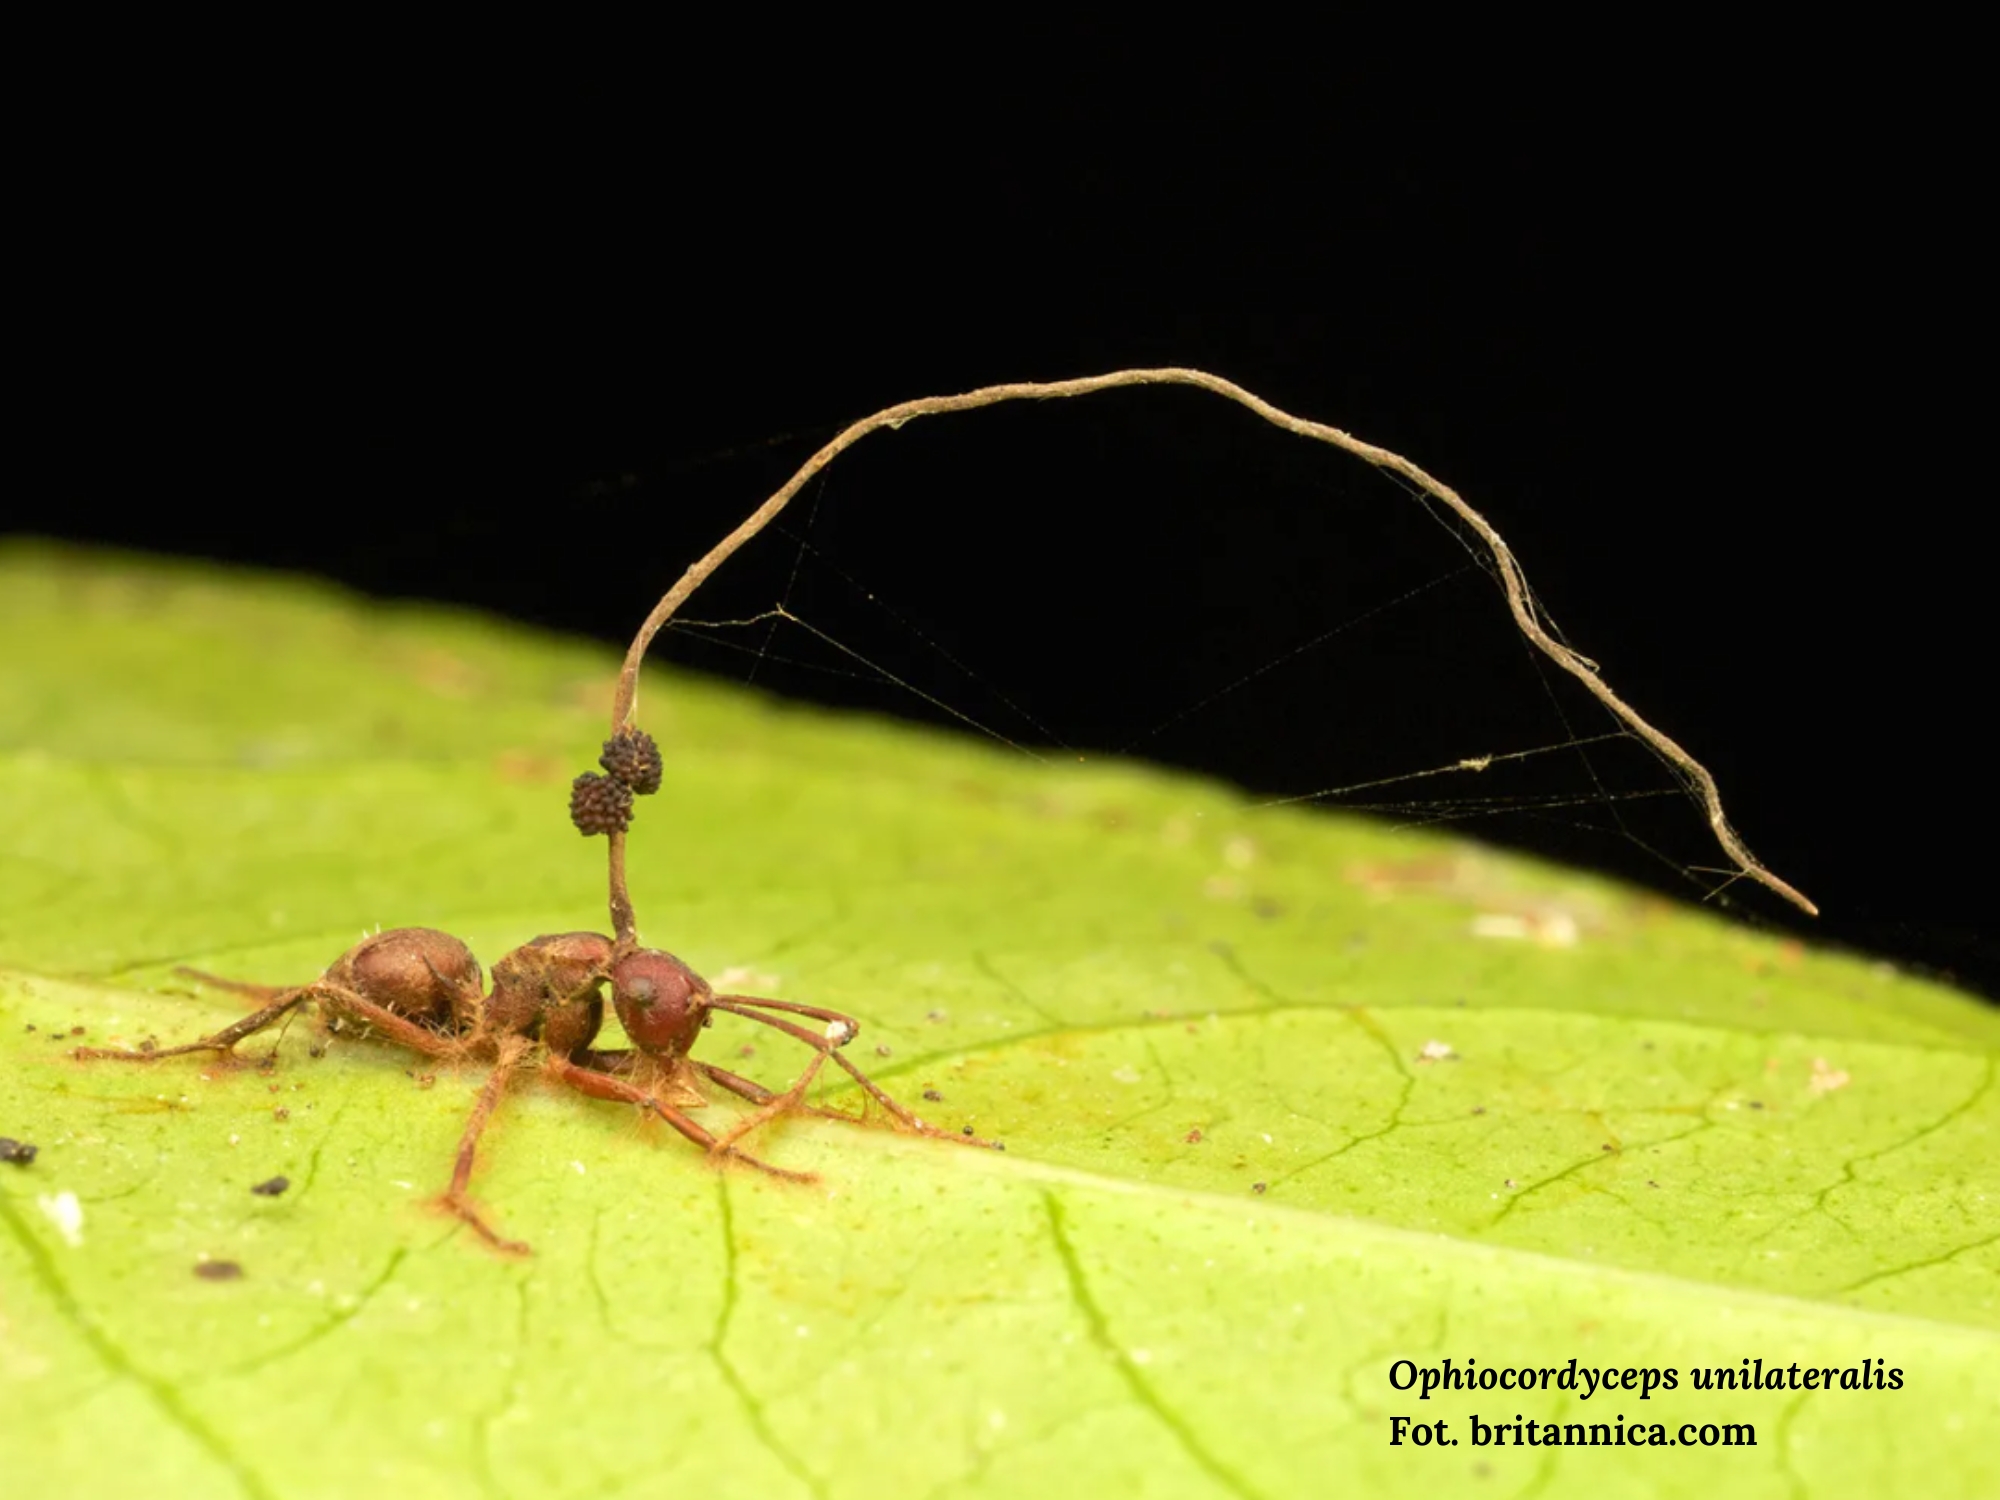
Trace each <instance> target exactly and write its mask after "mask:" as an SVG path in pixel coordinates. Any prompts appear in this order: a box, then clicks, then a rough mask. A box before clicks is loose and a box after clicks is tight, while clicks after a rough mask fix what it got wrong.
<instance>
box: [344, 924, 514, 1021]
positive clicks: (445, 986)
mask: <svg viewBox="0 0 2000 1500" xmlns="http://www.w3.org/2000/svg"><path fill="white" fill-rule="evenodd" d="M326 977H327V978H328V979H329V980H331V981H333V982H334V983H335V984H341V985H345V986H346V987H347V988H349V989H351V990H353V991H354V992H355V993H356V994H358V995H361V996H364V997H365V998H367V999H369V1000H372V1001H374V1002H375V1003H376V1004H377V1005H380V1006H382V1007H383V1008H384V1009H386V1010H392V1011H394V1012H395V1013H396V1014H397V1015H399V1016H408V1017H409V1018H410V1019H411V1020H413V1021H422V1022H425V1023H426V1024H429V1025H433V1026H439V1027H444V1026H450V1027H454V1028H463V1027H466V1026H470V1025H471V1024H472V1023H473V1022H474V1021H476V1020H477V1019H478V1016H479V1009H480V1004H481V997H480V990H481V988H482V986H481V983H480V977H481V976H480V973H479V960H478V959H476V958H474V957H473V956H472V950H471V949H470V948H468V947H466V946H465V944H464V943H462V942H460V941H459V940H458V939H457V938H455V937H453V936H452V935H451V934H450V933H448V932H439V931H437V930H436V929H434V928H430V927H395V928H391V929H390V930H389V931H387V932H378V933H376V934H375V936H373V937H371V938H368V939H366V940H365V941H363V942H361V943H357V944H356V945H355V946H354V947H352V948H350V949H348V950H347V952H345V953H343V954H342V955H341V956H340V958H339V960H338V961H337V962H336V963H335V964H334V966H333V967H332V968H330V969H328V970H327V971H326Z"/></svg>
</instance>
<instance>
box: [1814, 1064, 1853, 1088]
mask: <svg viewBox="0 0 2000 1500" xmlns="http://www.w3.org/2000/svg"><path fill="white" fill-rule="evenodd" d="M1850 1082H1852V1080H1851V1079H1850V1078H1849V1077H1848V1076H1847V1070H1846V1069H1845V1068H1836V1067H1835V1066H1834V1065H1833V1064H1832V1063H1830V1062H1828V1061H1827V1060H1826V1059H1825V1058H1823V1057H1815V1058H1814V1059H1813V1065H1812V1077H1811V1078H1809V1079H1807V1080H1806V1087H1807V1088H1809V1089H1811V1090H1812V1091H1813V1092H1814V1093H1815V1094H1830V1093H1832V1092H1833V1091H1834V1090H1835V1089H1844V1088H1846V1087H1847V1085H1848V1084H1849V1083H1850Z"/></svg>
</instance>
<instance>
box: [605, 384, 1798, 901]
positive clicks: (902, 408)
mask: <svg viewBox="0 0 2000 1500" xmlns="http://www.w3.org/2000/svg"><path fill="white" fill-rule="evenodd" d="M1134 385H1187V386H1194V387H1196V388H1197V389H1199V390H1204V391H1209V392H1212V393H1213V394H1215V395H1218V396H1221V397H1223V398H1224V399H1225V400H1229V401H1234V402H1235V403H1236V404H1237V405H1239V406H1243V407H1247V408H1248V409H1249V410H1251V411H1253V412H1255V413H1256V414H1257V415H1258V416H1260V417H1262V418H1263V419H1264V420H1265V421H1267V422H1269V423H1271V424H1272V425H1273V426H1276V427H1281V428H1283V429H1284V430H1285V431H1287V432H1290V433H1294V434H1296V435H1297V436H1299V437H1303V438H1311V439H1312V440H1313V441H1315V442H1321V443H1329V444H1331V445H1332V446H1334V447H1336V448H1339V449H1342V450H1344V451H1345V452H1348V453H1351V454H1353V455H1354V456H1355V457H1356V458H1360V459H1365V460H1366V461H1367V462H1369V463H1371V464H1374V465H1375V466H1376V467H1377V468H1381V469H1387V470H1389V471H1390V472H1391V473H1394V474H1399V475H1401V476H1402V477H1403V478H1404V479H1407V480H1408V481H1409V482H1410V483H1412V484H1414V485H1416V486H1417V487H1418V488H1419V489H1421V490H1422V491H1423V492H1424V493H1425V494H1427V495H1429V496H1431V497H1432V498H1433V499H1435V500H1437V501H1439V502H1441V503H1442V504H1444V505H1447V506H1449V507H1450V508H1451V510H1452V511H1453V512H1454V513H1455V514H1457V516H1458V517H1459V519H1461V520H1462V521H1464V522H1465V524H1466V525H1468V526H1470V527H1471V528H1472V529H1473V530H1474V531H1475V532H1477V533H1478V534H1479V537H1480V540H1482V541H1483V542H1485V543H1486V547H1487V550H1488V551H1489V552H1491V553H1492V555H1493V562H1494V566H1495V567H1496V568H1497V569H1498V571H1499V575H1500V584H1501V587H1502V588H1503V589H1504V590H1505V591H1506V595H1507V608H1508V609H1509V611H1511V612H1512V614H1513V616H1514V623H1515V625H1517V626H1518V627H1519V628H1520V631H1521V633H1522V634H1523V635H1525V636H1526V637H1527V638H1528V639H1529V640H1530V641H1532V642H1534V644H1535V646H1536V647H1537V648H1538V649H1539V650H1540V651H1541V652H1542V653H1543V654H1544V655H1545V656H1547V657H1548V658H1549V659H1550V660H1551V661H1553V662H1554V663H1555V664H1556V665H1557V666H1559V667H1561V668H1562V669H1563V670H1564V671H1565V672H1567V673H1569V674H1570V676H1572V677H1574V678H1576V680H1577V681H1578V682H1580V683H1582V684H1583V685H1584V687H1585V688H1587V689H1588V690H1589V691H1590V693H1591V695H1592V696H1593V697H1595V698H1596V699H1597V700H1598V701H1599V702H1600V703H1602V704H1603V705H1604V706H1605V707H1606V708H1608V709H1609V710H1610V711H1611V712H1612V713H1613V714H1615V715H1616V716H1617V717H1618V718H1619V719H1620V720H1621V721H1622V722H1623V723H1624V724H1625V725H1626V727H1628V728H1629V729H1630V730H1631V731H1632V732H1633V733H1634V734H1636V735H1638V736H1639V738H1641V739H1643V740H1644V741H1645V742H1646V743H1647V744H1649V745H1651V746H1652V747H1653V749H1654V750H1656V751H1658V752H1659V754H1660V755H1661V757H1662V758H1664V759H1665V760H1666V761H1667V762H1668V763H1669V764H1671V765H1672V766H1674V767H1675V768H1676V769H1677V770H1678V771H1680V772H1681V774H1682V775H1684V776H1686V777H1687V778H1688V780H1689V781H1690V782H1692V783H1693V784H1694V787H1695V789H1696V791H1697V792H1698V794H1699V795H1700V798H1701V804H1702V807H1703V808H1704V809H1705V810H1706V812H1707V814H1708V825H1709V828H1710V829H1711V830H1712V831H1713V832H1714V834H1715V838H1716V842H1717V843H1719V844H1720V845H1721V846H1722V849H1723V851H1724V852H1725V853H1726V854H1727V855H1728V856H1729V857H1730V859H1731V860H1733V861H1734V862H1735V864H1736V868H1737V869H1738V870H1739V871H1741V872H1742V874H1743V875H1745V876H1747V877H1748V878H1749V879H1751V880H1754V881H1756V882H1757V883H1758V884H1760V885H1763V886H1765V887H1767V888H1768V889H1770V890H1772V891H1775V892H1776V893H1777V894H1778V895H1780V896H1782V897H1784V898H1785V899H1786V900H1787V901H1789V902H1791V903H1792V904H1793V905H1794V906H1797V907H1798V908H1799V909H1800V910H1802V911H1804V912H1807V913H1809V914H1810V915H1813V916H1817V915H1818V914H1819V908H1818V907H1817V906H1815V905H1814V904H1813V903H1812V902H1811V901H1809V900H1807V899H1806V897H1805V895H1804V893H1802V892H1801V891H1799V890H1798V889H1797V888H1796V887H1794V886H1792V885H1791V884H1790V883H1788V882H1787V881H1785V880H1782V879H1780V878H1779V877H1778V876H1777V875H1775V874H1773V873H1772V872H1771V871H1770V870H1768V869H1766V868H1765V867H1764V866H1763V865H1762V864H1760V863H1759V862H1758V860H1757V858H1756V856H1755V855H1753V854H1751V852H1750V850H1749V849H1748V848H1747V847H1745V845H1744V843H1743V841H1742V839H1740V838H1739V837H1737V834H1736V830H1735V829H1734V828H1732V827H1730V826H1729V819H1728V818H1727V817H1726V816H1725V815H1724V814H1723V811H1722V793H1721V791H1720V790H1719V789H1718V788H1717V787H1716V784H1715V777H1714V776H1712V775H1710V774H1709V771H1708V768H1707V767H1706V766H1704V765H1702V763H1701V762H1700V761H1698V760H1696V759H1695V758H1694V757H1693V756H1692V755H1690V754H1688V752H1687V751H1686V750H1684V749H1682V748H1681V747H1680V745H1678V744H1677V743H1675V742H1674V741H1673V740H1672V739H1670V738H1669V737H1668V736H1666V735H1665V734H1663V733H1661V732H1660V731H1659V730H1657V729H1655V728H1654V727H1653V726H1652V725H1651V724H1648V723H1647V722H1646V721H1645V720H1644V719H1642V718H1641V717H1639V714H1638V712H1637V710H1635V709H1634V708H1633V707H1632V706H1631V705H1630V704H1628V703H1627V702H1626V701H1625V700H1624V699H1623V698H1620V697H1619V696H1618V695H1617V694H1616V693H1614V692H1613V691H1612V690H1611V688H1610V686H1609V685H1608V684H1607V683H1606V682H1605V681H1604V679H1603V678H1602V677H1600V676H1598V673H1597V668H1596V666H1595V665H1594V664H1593V663H1591V662H1589V661H1587V660H1585V659H1584V658H1583V657H1581V656H1578V655H1577V654H1576V653H1575V652H1574V651H1572V650H1570V649H1569V647H1567V646H1565V645H1564V644H1563V643H1562V642H1561V641H1559V640H1557V639H1556V638H1555V637H1554V636H1553V635H1552V634H1551V633H1550V632H1549V630H1548V628H1547V627H1546V626H1545V625H1544V623H1543V619H1542V615H1541V610H1540V607H1539V605H1538V604H1537V603H1536V600H1535V596H1534V594H1533V592H1532V591H1531V590H1530V589H1529V587H1528V580H1527V577H1526V575H1525V574H1523V573H1522V571H1521V565H1520V564H1519V563H1518V562H1516V561H1515V559H1514V553H1513V550H1512V549H1511V548H1509V547H1508V545H1507V543H1506V542H1505V541H1504V540H1502V539H1501V536H1500V533H1499V532H1498V531H1495V530H1494V529H1493V525H1492V523H1491V522H1489V521H1488V520H1487V519H1486V518H1485V517H1484V516H1482V515H1481V514H1480V513H1479V512H1478V511H1476V510H1474V509H1473V508H1472V507H1471V506H1470V505H1468V504H1466V502H1465V500H1464V498H1463V497H1462V496H1461V495H1459V493H1458V492H1457V491H1456V490H1454V489H1452V488H1451V486H1449V485H1447V484H1445V483H1444V482H1443V481H1442V480H1438V479H1434V478H1432V477H1431V476H1430V475H1429V474H1426V473H1425V472H1424V471H1423V470H1422V469H1420V468H1418V467H1417V466H1416V465H1415V464H1413V463H1411V462H1410V461H1409V460H1408V459H1407V458H1404V457H1403V456H1402V455H1401V454H1397V453H1391V452H1390V451H1389V450H1388V449H1386V448H1378V447H1376V446H1375V445H1374V444H1373V443H1366V442H1363V441H1362V440H1361V439H1360V438H1357V437H1354V436H1353V435H1351V434H1349V433H1346V432H1342V431H1341V430H1340V429H1339V428H1338V427H1329V426H1328V425H1326V424H1325V423H1324V422H1313V421H1309V420H1307V419H1306V418H1304V417H1295V416H1293V415H1292V414H1291V413H1290V412H1287V411H1281V410H1280V409H1279V408H1277V407H1275V406H1273V405H1272V404H1271V403H1270V402H1268V401H1266V400H1264V398H1263V397H1261V396H1258V395H1254V394H1253V393H1251V392H1250V391H1246V390H1245V389H1243V387H1242V386H1240V385H1237V384H1235V383H1234V382H1233V381H1228V380H1224V379H1223V378H1222V377H1221V376H1219V375H1211V374H1209V373H1208V372H1207V371H1206V370H1189V369H1181V368H1177V367H1165V368H1161V369H1151V370H1114V371H1112V372H1111V373H1109V374H1106V375H1091V376H1086V377H1084V378H1082V379H1078V380H1049V381H1021V382H1017V383H1015V384H1011V385H989V386H981V387H980V388H979V389H978V390H973V391H966V392H964V393H963V394H961V395H957V396H926V397H923V398H921V399H919V400H916V401H904V402H900V403H898V404H897V405H895V406H890V407H885V408H884V409H883V410H881V411H878V412H876V413H875V414H874V415H873V416H869V417H863V418H862V419H861V420H860V421H858V422H856V423H854V424H853V425H852V426H850V427H848V428H846V429H845V430H843V431H842V432H841V433H839V434H838V435H837V436H836V437H834V439H833V440H832V441H831V442H829V443H828V444H827V445H826V446H825V447H823V448H821V449H820V450H819V452H817V453H815V454H814V455H813V456H812V457H811V458H809V459H807V460H806V461H805V463H804V464H802V465H801V466H800V468H799V471H798V472H797V473H796V474H794V475H793V476H792V477H791V478H790V479H788V480H787V481H786V482H785V484H784V486H783V487H782V488H781V489H779V490H778V491H777V492H776V493H775V494H773V495H772V496H771V498H770V499H768V500H766V501H765V502H764V503H763V504H762V505H760V506H758V507H757V508H756V509H755V510H754V511H752V512H751V513H750V514H749V515H748V516H746V517H745V518H744V520H743V523H742V524H741V525H740V526H738V527H737V528H736V529H735V530H734V531H732V532H730V533H729V535H727V536H726V537H724V538H723V539H722V540H721V541H719V542H717V543H716V544H715V546H713V547H712V548H710V549H709V551H708V553H707V555H706V556H704V557H702V558H701V559H700V560H699V561H697V562H696V563H695V564H694V565H693V566H692V567H690V568H689V569H688V570H687V571H686V572H685V573H683V574H682V575H681V576H680V581H679V582H677V583H676V584H675V585H674V586H673V587H672V588H671V589H669V590H668V591H667V593H666V595H665V597H664V598H662V599H661V600H660V602H659V603H658V604H657V605H655V606H654V608H653V612H652V613H651V614H650V615H648V616H646V622H645V623H644V624H643V625H641V626H640V627H639V633H638V634H637V635H636V636H634V637H633V638H632V647H631V649H630V650H629V651H627V652H626V653H625V665H624V667H623V669H622V670H621V671H620V672H619V674H618V693H617V697H616V698H615V699H614V701H613V704H612V709H611V730H612V733H613V734H616V733H617V732H618V731H619V730H620V729H622V728H624V727H625V726H626V725H627V724H629V723H631V721H632V711H633V708H634V706H635V704H636V700H637V697H638V690H639V664H640V663H641V662H642V661H644V660H645V657H646V648H647V647H648V646H650V645H651V644H652V641H653V637H654V636H656V635H658V634H659V632H660V630H661V628H662V627H663V626H664V625H665V624H666V623H667V621H669V620H671V619H672V618H673V617H674V612H675V611H676V610H678V609H679V608H680V607H681V606H682V605H683V604H685V603H686V602H687V600H688V597H689V596H690V595H691V594H693V593H694V591H695V590H696V589H698V588H700V587H701V585H702V583H703V582H704V581H705V580H706V579H707V578H708V576H709V575H710V574H711V573H713V572H714V571H715V570H716V569H717V568H719V567H721V566H722V565H723V563H725V562H727V561H728V560H729V558H730V557H731V556H732V555H733V554H734V553H735V552H736V550H737V549H738V548H739V547H741V546H742V545H743V544H744V543H745V542H747V541H749V540H750V539H751V538H752V537H754V536H756V535H757V533H758V532H760V531H762V530H763V529H764V528H765V527H766V526H768V525H769V524H770V523H771V520H772V518H773V517H775V516H776V515H777V514H778V512H779V511H781V510H783V509H784V508H785V506H786V505H787V504H788V503H789V502H790V501H791V499H792V497H793V496H794V495H796V494H798V492H799V491H800V490H801V489H802V488H804V486H805V484H806V482H807V481H808V480H809V479H811V478H812V477H813V476H814V475H815V474H817V473H819V471H820V470H821V469H824V468H825V467H826V466H827V465H828V464H830V463H832V462H833V460H834V459H836V458H838V457H839V456H840V455H841V454H842V453H844V452H846V451H847V449H849V448H851V447H853V446H854V445H855V444H856V443H858V442H860V441H861V440H862V439H863V438H865V437H867V436H868V435H869V434H870V433H871V432H879V431H880V430H881V429H883V428H885V427H890V428H894V427H900V426H902V425H903V424H904V423H905V422H908V421H910V420H912V419H914V418H916V417H933V416H941V415H943V414H944V413H946V412H956V411H972V410H975V409H977V408H979V407H982V406H997V405H999V404H1000V403H1001V402H1003V401H1049V400H1058V399H1061V398H1064V397H1069V396H1087V395H1090V394H1092V393H1093V392H1096V391H1108V390H1113V389H1116V388H1118V387H1121V386H1134ZM624 854H625V851H624V842H623V840H621V839H613V840H612V843H611V888H612V893H613V896H612V901H613V908H614V922H615V920H616V917H617V915H618V912H617V906H618V903H619V901H620V900H621V899H623V898H624V894H625V870H624V865H625V859H624ZM625 912H626V920H627V921H628V922H629V921H630V916H629V912H630V903H629V900H628V901H626V905H625Z"/></svg>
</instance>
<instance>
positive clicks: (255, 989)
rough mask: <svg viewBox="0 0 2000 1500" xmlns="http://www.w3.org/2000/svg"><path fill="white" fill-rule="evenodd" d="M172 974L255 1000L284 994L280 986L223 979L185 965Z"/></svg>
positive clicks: (218, 975)
mask: <svg viewBox="0 0 2000 1500" xmlns="http://www.w3.org/2000/svg"><path fill="white" fill-rule="evenodd" d="M174 972H175V973H176V974H178V975H180V976H181V977H182V978H183V979H193V980H197V981H199V982H200V983H202V984H205V985H207V986H208V987H209V988H210V989H216V990H231V991H233V992H234V993H236V994H238V995H249V996H251V997H252V998H253V999H257V1000H273V999H276V998H277V997H278V996H279V995H282V994H284V993H285V990H286V988H287V986H285V985H282V984H252V983H250V982H249V981H248V980H246V979H224V978H223V977H222V976H221V975H220V974H211V973H209V972H208V971H207V970H206V969H190V968H189V967H188V966H187V965H186V964H181V965H179V966H178V967H176V968H175V970H174Z"/></svg>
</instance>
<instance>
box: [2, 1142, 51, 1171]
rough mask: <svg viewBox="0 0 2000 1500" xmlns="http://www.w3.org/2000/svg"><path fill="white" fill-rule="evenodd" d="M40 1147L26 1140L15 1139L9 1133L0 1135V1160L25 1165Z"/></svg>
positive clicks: (31, 1159)
mask: <svg viewBox="0 0 2000 1500" xmlns="http://www.w3.org/2000/svg"><path fill="white" fill-rule="evenodd" d="M40 1149H41V1148H40V1147H39V1146H34V1145H31V1144H29V1143H28V1142H27V1141H17V1140H15V1139H14V1138H13V1137H12V1136H11V1135H0V1161H6V1162H12V1163H13V1164H14V1165H15V1166H17V1167H25V1166H27V1165H28V1163H30V1162H32V1161H33V1160H34V1159H35V1153H36V1152H37V1151H39V1150H40Z"/></svg>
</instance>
